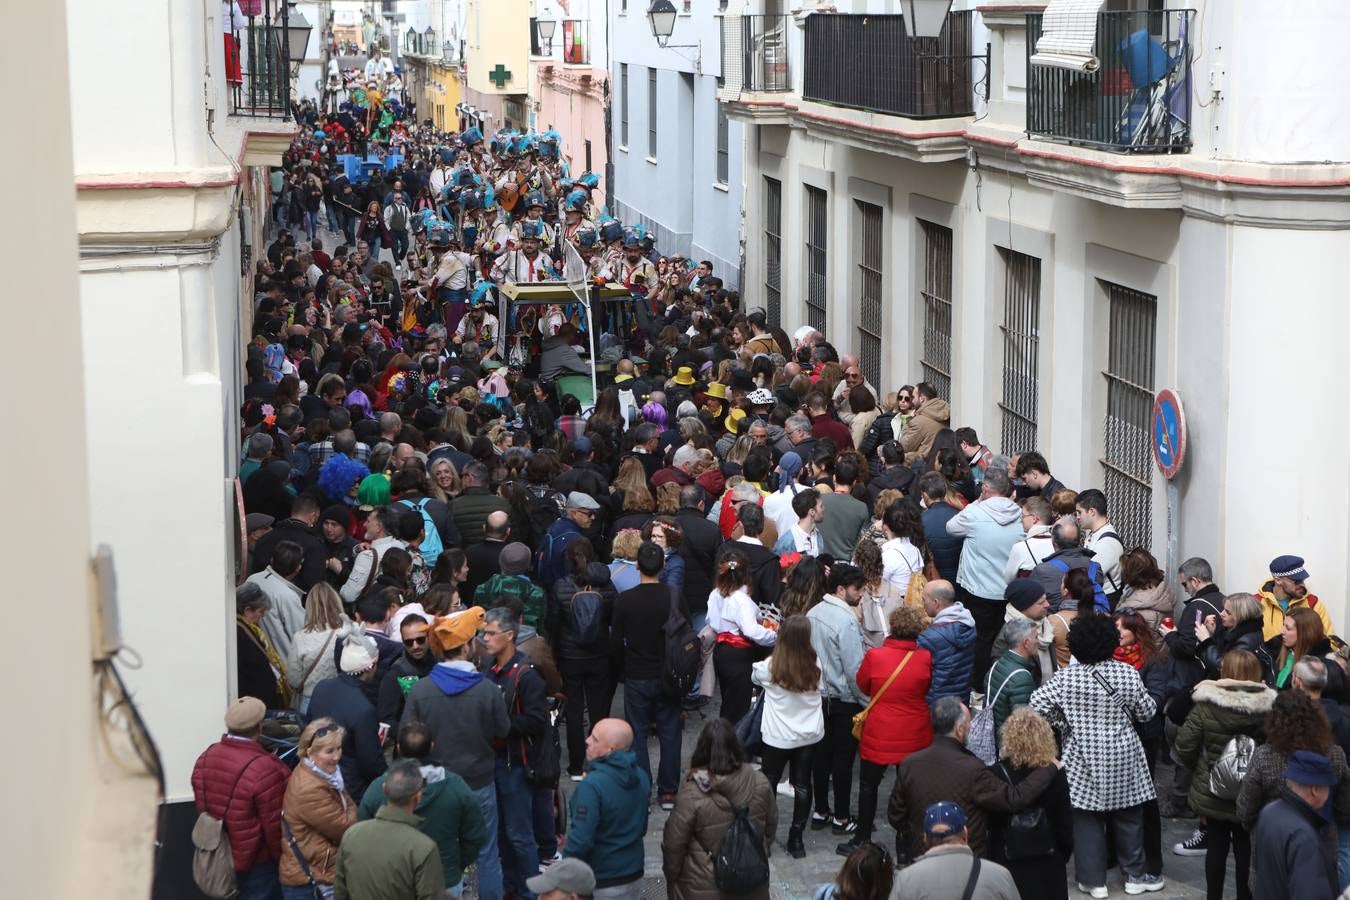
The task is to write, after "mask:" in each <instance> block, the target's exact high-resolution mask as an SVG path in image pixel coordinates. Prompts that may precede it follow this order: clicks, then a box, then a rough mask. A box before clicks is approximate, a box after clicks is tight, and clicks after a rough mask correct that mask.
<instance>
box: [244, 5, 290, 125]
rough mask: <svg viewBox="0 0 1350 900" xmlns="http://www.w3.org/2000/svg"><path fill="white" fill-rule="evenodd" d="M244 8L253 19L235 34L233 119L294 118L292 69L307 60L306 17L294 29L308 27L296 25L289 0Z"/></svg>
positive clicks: (245, 6)
mask: <svg viewBox="0 0 1350 900" xmlns="http://www.w3.org/2000/svg"><path fill="white" fill-rule="evenodd" d="M240 6H241V7H242V9H243V10H244V12H246V13H251V15H246V17H245V19H244V24H243V27H242V28H239V29H238V30H237V31H235V32H234V38H235V59H233V60H226V66H225V68H226V73H227V75H229V76H231V77H230V78H229V82H230V91H229V94H230V115H234V116H244V117H248V118H255V119H289V118H290V110H291V75H290V69H291V66H292V65H296V66H298V65H299V63H300V60H301V59H302V58H303V56H304V53H305V46H304V45H305V43H307V42H308V40H309V28H310V26H309V24H308V23H306V22H304V19H303V17H302V18H300V19H299V20H298V21H297V22H296V23H295V25H297V26H298V25H300V24H301V23H304V24H303V28H300V27H293V25H292V22H291V20H290V15H289V10H288V8H287V6H286V4H285V2H284V0H254V2H252V3H242V4H240ZM293 44H294V45H295V46H293ZM236 64H237V66H238V74H237V77H236V76H235V72H234V66H235V65H236Z"/></svg>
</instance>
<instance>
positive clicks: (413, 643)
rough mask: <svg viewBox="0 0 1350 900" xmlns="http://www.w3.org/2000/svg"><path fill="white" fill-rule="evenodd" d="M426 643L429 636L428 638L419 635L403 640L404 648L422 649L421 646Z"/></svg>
mask: <svg viewBox="0 0 1350 900" xmlns="http://www.w3.org/2000/svg"><path fill="white" fill-rule="evenodd" d="M426 642H427V636H426V635H425V634H421V635H418V636H417V637H410V638H404V639H403V646H405V647H420V646H421V645H423V644H425V643H426Z"/></svg>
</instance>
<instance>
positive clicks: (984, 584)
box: [947, 497, 1022, 603]
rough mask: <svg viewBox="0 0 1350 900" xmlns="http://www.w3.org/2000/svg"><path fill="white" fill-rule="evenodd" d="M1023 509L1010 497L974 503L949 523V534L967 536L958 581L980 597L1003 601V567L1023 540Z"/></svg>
mask: <svg viewBox="0 0 1350 900" xmlns="http://www.w3.org/2000/svg"><path fill="white" fill-rule="evenodd" d="M1021 520H1022V508H1021V507H1020V506H1018V505H1017V504H1016V503H1014V502H1013V501H1012V500H1011V499H1009V498H1008V497H990V498H989V499H987V500H980V501H978V502H976V503H972V504H970V505H969V506H967V507H966V508H965V509H963V510H961V511H960V512H959V513H957V514H956V515H954V516H952V518H951V520H950V521H949V522H947V533H948V534H950V535H955V536H956V537H964V538H965V539H966V542H965V544H964V545H963V546H962V547H961V565H960V567H959V568H958V569H957V571H956V583H957V584H958V585H960V586H961V587H963V588H965V589H966V590H967V591H969V592H970V593H972V594H974V595H975V596H976V597H980V598H982V599H986V600H990V601H994V602H998V603H1002V602H1003V589H1004V588H1006V587H1007V586H1008V582H1007V581H1005V580H1004V579H1003V567H1004V565H1005V564H1006V563H1007V562H1008V556H1009V554H1011V553H1012V548H1013V545H1015V544H1016V543H1017V542H1018V541H1020V540H1022V525H1021Z"/></svg>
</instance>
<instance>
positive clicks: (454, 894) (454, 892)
mask: <svg viewBox="0 0 1350 900" xmlns="http://www.w3.org/2000/svg"><path fill="white" fill-rule="evenodd" d="M463 896H464V881H463V879H461V880H460V882H459V884H457V885H455V886H454V887H448V888H446V889H445V897H446V900H459V898H460V897H463Z"/></svg>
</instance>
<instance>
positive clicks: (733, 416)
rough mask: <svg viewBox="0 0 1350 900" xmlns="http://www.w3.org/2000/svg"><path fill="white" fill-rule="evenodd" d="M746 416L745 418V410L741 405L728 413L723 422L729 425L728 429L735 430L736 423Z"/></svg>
mask: <svg viewBox="0 0 1350 900" xmlns="http://www.w3.org/2000/svg"><path fill="white" fill-rule="evenodd" d="M744 418H745V410H743V409H741V408H740V407H736V408H735V409H733V410H732V411H731V412H729V413H727V417H726V418H725V419H723V420H722V424H723V425H725V426H726V427H727V431H732V432H734V431H735V430H736V423H737V422H739V421H740V420H741V419H744Z"/></svg>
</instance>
